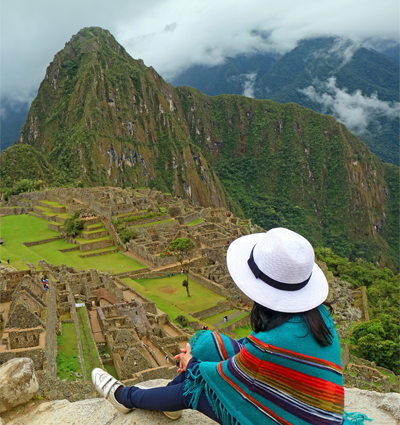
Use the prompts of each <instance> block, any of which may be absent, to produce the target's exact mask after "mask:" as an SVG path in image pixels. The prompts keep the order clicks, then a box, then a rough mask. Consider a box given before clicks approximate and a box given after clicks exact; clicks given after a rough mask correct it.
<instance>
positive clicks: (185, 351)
mask: <svg viewBox="0 0 400 425" xmlns="http://www.w3.org/2000/svg"><path fill="white" fill-rule="evenodd" d="M191 349H192V348H191V347H190V344H189V343H187V344H186V348H181V351H182V353H181V354H178V355H177V356H175V357H174V359H176V360H177V359H179V360H180V367H179V369H178V372H185V371H186V368H187V365H188V363H189V361H190V359H191V358H192V355H191V354H190V351H191Z"/></svg>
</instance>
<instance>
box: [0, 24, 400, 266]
mask: <svg viewBox="0 0 400 425" xmlns="http://www.w3.org/2000/svg"><path fill="white" fill-rule="evenodd" d="M21 144H22V145H29V146H30V148H28V149H27V151H26V152H24V153H23V156H24V160H25V161H26V162H24V163H21V162H19V161H16V162H15V166H12V167H10V166H8V167H2V170H1V173H2V182H3V187H4V186H8V187H9V186H10V185H12V184H13V182H14V181H15V178H19V179H21V178H30V179H33V178H36V179H37V178H40V179H44V180H45V181H46V182H47V184H52V185H66V184H73V183H75V184H76V183H77V182H78V181H80V180H82V181H83V182H84V183H85V184H86V185H112V186H123V187H124V186H134V187H141V186H149V187H155V188H157V189H159V190H162V191H164V192H171V193H174V194H175V195H179V196H182V197H185V198H187V199H190V200H191V201H192V202H193V203H195V204H198V205H202V206H214V207H219V206H229V207H230V208H231V209H232V210H233V211H234V212H236V213H237V214H238V215H241V216H247V217H249V218H253V219H254V220H255V222H256V223H258V224H260V225H261V226H262V227H264V228H266V229H268V228H270V227H271V226H276V225H283V226H287V227H289V228H292V229H294V230H297V231H299V232H300V233H302V234H304V235H305V236H306V237H308V238H309V239H310V240H311V242H312V243H313V244H314V245H316V246H318V245H322V246H328V247H332V248H333V249H334V250H335V252H337V253H338V254H340V255H342V256H347V257H350V258H356V257H364V258H367V259H368V260H370V261H379V262H380V264H381V265H388V266H391V267H393V268H394V269H397V267H398V255H397V253H398V228H397V220H398V168H397V167H395V166H391V165H388V164H382V162H381V161H380V160H379V159H378V158H377V157H376V156H375V155H373V154H371V152H370V151H369V150H368V148H367V147H366V146H365V145H364V144H363V143H362V142H361V141H360V140H359V139H358V138H357V137H356V136H354V135H353V134H351V133H350V132H349V131H347V129H346V128H345V126H344V125H342V124H340V123H338V122H336V121H335V120H334V119H333V118H332V117H330V116H326V115H319V114H317V113H315V112H313V111H312V110H309V109H306V108H304V107H302V106H299V105H295V104H293V103H288V104H285V105H281V104H278V103H275V102H273V101H271V100H256V99H250V98H246V97H243V96H235V95H234V96H227V95H223V96H217V97H209V96H206V95H204V94H202V93H200V92H199V91H197V90H196V89H193V88H189V87H179V88H177V89H174V88H173V87H172V86H171V85H170V84H167V83H166V82H165V81H164V80H163V79H162V78H161V77H160V76H159V75H158V74H157V72H156V71H155V70H154V69H153V68H152V67H146V66H145V65H144V64H143V62H142V61H141V60H137V61H136V60H134V59H132V58H131V57H130V56H129V55H128V54H127V53H126V52H125V50H124V49H123V48H122V47H121V46H120V45H119V44H118V43H117V42H116V40H115V39H114V38H113V37H112V35H111V34H110V33H109V32H108V31H105V30H102V29H100V28H85V29H83V30H81V31H80V32H79V33H78V34H77V35H75V36H73V37H72V39H71V41H70V42H68V43H66V45H65V48H64V49H63V50H61V51H60V52H58V53H57V54H56V56H55V57H54V60H53V62H52V63H51V64H50V65H49V67H48V68H47V70H46V76H45V78H44V80H43V82H42V83H41V85H40V87H39V90H38V95H37V97H36V99H35V100H34V101H33V102H32V106H31V109H30V111H29V113H28V118H27V121H26V122H25V124H24V126H23V128H22V130H21V133H20V136H19V143H18V144H16V145H14V146H12V147H11V148H9V149H7V150H6V151H4V152H3V153H2V154H1V161H2V164H3V163H5V164H9V163H10V159H9V158H16V157H17V156H18V155H19V154H20V149H21V148H22V146H21ZM38 158H39V159H38ZM40 158H42V159H40ZM29 161H33V163H35V164H38V165H35V169H34V171H32V167H29V166H26V163H29ZM47 163H48V166H47V165H46V164H47ZM43 167H44V168H46V170H49V169H50V168H49V167H52V169H53V170H54V172H52V173H48V174H47V175H46V170H45V169H44V168H43Z"/></svg>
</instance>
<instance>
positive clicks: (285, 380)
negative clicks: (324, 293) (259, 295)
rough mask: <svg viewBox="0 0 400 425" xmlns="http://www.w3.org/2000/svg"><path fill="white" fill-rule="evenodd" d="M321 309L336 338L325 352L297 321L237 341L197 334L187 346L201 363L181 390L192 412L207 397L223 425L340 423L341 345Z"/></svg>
mask: <svg viewBox="0 0 400 425" xmlns="http://www.w3.org/2000/svg"><path fill="white" fill-rule="evenodd" d="M319 308H320V312H321V314H322V316H323V317H324V320H325V322H326V324H327V325H328V327H329V329H330V330H331V332H332V334H333V335H334V338H333V341H332V344H331V345H329V346H327V347H321V346H320V345H319V344H318V343H317V341H316V340H315V339H314V337H313V336H312V335H311V334H310V333H308V329H307V325H306V324H305V322H304V321H303V319H302V318H301V316H300V315H298V316H294V317H293V318H291V319H290V320H289V321H287V322H286V323H284V324H282V325H281V326H279V327H277V328H275V329H273V330H271V331H268V332H259V333H254V332H253V333H252V334H250V335H249V336H248V337H246V338H244V339H242V340H240V341H234V340H232V339H230V338H228V337H226V336H224V335H220V334H219V333H218V332H215V333H213V332H210V331H204V332H200V333H198V334H196V335H195V336H194V337H193V338H192V340H191V341H190V344H191V346H192V355H193V357H194V358H195V359H196V360H198V362H199V363H198V364H196V366H195V367H193V368H192V369H191V370H189V374H188V378H187V380H186V385H185V390H186V391H185V395H190V394H192V399H191V404H192V406H193V408H194V409H195V408H196V406H197V402H198V399H199V397H200V394H201V392H202V391H205V393H206V395H207V398H208V401H209V403H210V405H211V406H212V408H213V410H214V412H215V413H216V414H217V416H218V417H219V418H221V420H222V422H223V424H224V425H226V424H229V425H231V424H242V425H247V424H249V425H250V424H251V425H253V424H259V425H261V424H263V425H264V424H265V425H267V424H279V425H289V424H293V425H305V424H313V425H317V424H318V425H334V424H338V425H340V424H342V423H344V417H343V410H344V389H343V379H342V368H341V366H340V346H339V341H338V337H337V334H336V331H335V328H334V325H333V322H332V319H331V317H330V315H329V313H328V311H327V310H326V308H325V307H324V306H320V307H319Z"/></svg>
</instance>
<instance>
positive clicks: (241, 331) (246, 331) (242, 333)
mask: <svg viewBox="0 0 400 425" xmlns="http://www.w3.org/2000/svg"><path fill="white" fill-rule="evenodd" d="M232 332H233V333H234V334H236V335H237V336H238V337H239V338H244V337H246V336H249V335H250V334H251V333H252V332H253V329H251V326H250V325H246V326H242V327H240V328H236V329H235V330H233V331H232Z"/></svg>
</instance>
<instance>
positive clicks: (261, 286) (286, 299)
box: [226, 227, 329, 313]
mask: <svg viewBox="0 0 400 425" xmlns="http://www.w3.org/2000/svg"><path fill="white" fill-rule="evenodd" d="M226 262H227V266H228V270H229V273H230V275H231V277H232V279H233V280H234V282H235V283H236V285H237V286H238V287H239V289H240V290H241V291H242V292H243V293H244V294H246V295H247V296H248V297H249V298H251V299H252V300H253V301H255V302H257V303H258V304H261V305H263V306H264V307H267V308H270V309H271V310H275V311H279V312H284V313H300V312H303V311H308V310H311V309H313V308H314V307H317V306H319V305H320V304H322V303H323V302H324V301H325V300H326V298H327V296H328V292H329V286H328V282H327V280H326V278H325V275H324V273H323V272H322V270H321V269H320V268H319V267H318V265H317V264H315V262H314V250H313V247H312V246H311V244H310V242H308V240H307V239H305V238H304V237H303V236H301V235H299V234H298V233H295V232H292V231H291V230H289V229H284V228H282V227H278V228H275V229H271V230H269V231H268V232H267V233H255V234H253V235H247V236H242V237H241V238H239V239H236V240H234V241H233V242H232V243H231V245H230V246H229V249H228V253H227V255H226Z"/></svg>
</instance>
